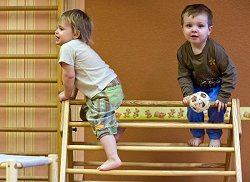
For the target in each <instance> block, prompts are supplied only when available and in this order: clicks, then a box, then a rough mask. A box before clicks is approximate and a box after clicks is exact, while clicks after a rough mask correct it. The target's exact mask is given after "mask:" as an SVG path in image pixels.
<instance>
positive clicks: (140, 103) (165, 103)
mask: <svg viewBox="0 0 250 182" xmlns="http://www.w3.org/2000/svg"><path fill="white" fill-rule="evenodd" d="M84 103H85V100H81V99H79V100H70V104H71V105H82V104H84ZM210 105H211V106H212V107H214V106H215V102H211V103H210ZM121 106H131V107H145V106H149V107H186V106H184V105H183V103H182V101H155V100H144V101H143V100H124V101H123V102H122V104H121ZM227 106H228V107H231V102H228V104H227Z"/></svg>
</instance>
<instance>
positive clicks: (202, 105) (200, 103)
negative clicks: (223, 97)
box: [189, 92, 210, 113]
mask: <svg viewBox="0 0 250 182" xmlns="http://www.w3.org/2000/svg"><path fill="white" fill-rule="evenodd" d="M189 99H190V100H189V106H190V107H191V108H192V109H193V110H194V111H195V112H197V113H200V112H203V111H205V110H207V109H208V108H209V106H210V97H209V96H208V95H207V94H206V93H205V92H196V93H194V94H192V95H191V96H190V98H189Z"/></svg>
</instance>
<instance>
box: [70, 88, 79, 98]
mask: <svg viewBox="0 0 250 182" xmlns="http://www.w3.org/2000/svg"><path fill="white" fill-rule="evenodd" d="M77 93H78V89H77V88H76V87H74V90H73V92H72V94H71V96H70V99H75V98H76V96H77Z"/></svg>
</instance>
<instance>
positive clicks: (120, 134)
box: [114, 128, 126, 143]
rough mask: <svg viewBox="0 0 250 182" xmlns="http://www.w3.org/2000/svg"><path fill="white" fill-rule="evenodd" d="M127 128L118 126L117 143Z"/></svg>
mask: <svg viewBox="0 0 250 182" xmlns="http://www.w3.org/2000/svg"><path fill="white" fill-rule="evenodd" d="M125 130H126V128H118V129H117V133H116V134H115V135H114V137H115V141H116V143H117V142H118V141H119V140H120V138H121V137H122V134H123V133H124V131H125Z"/></svg>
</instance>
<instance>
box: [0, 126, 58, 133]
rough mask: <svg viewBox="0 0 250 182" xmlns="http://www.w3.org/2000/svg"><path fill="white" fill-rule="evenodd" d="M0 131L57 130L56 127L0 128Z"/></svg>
mask: <svg viewBox="0 0 250 182" xmlns="http://www.w3.org/2000/svg"><path fill="white" fill-rule="evenodd" d="M0 132H45V133H47V132H57V129H56V128H24V127H18V128H13V127H12V128H7V127H6V128H0Z"/></svg>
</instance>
